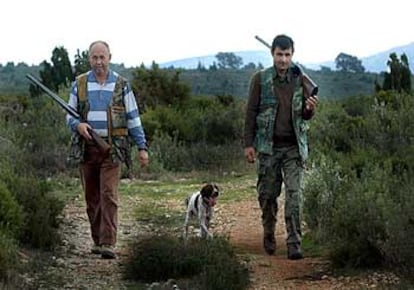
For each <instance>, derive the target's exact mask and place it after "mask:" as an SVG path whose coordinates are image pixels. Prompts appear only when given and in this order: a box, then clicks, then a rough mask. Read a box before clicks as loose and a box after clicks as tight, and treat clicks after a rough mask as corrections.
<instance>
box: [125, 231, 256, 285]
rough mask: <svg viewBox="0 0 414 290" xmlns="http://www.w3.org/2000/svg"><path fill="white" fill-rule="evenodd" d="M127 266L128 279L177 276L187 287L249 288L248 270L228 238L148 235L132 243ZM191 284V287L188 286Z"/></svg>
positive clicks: (165, 278) (149, 280)
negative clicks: (204, 238) (179, 237)
mask: <svg viewBox="0 0 414 290" xmlns="http://www.w3.org/2000/svg"><path fill="white" fill-rule="evenodd" d="M131 247H132V255H131V258H130V260H129V262H128V265H127V267H125V269H126V276H127V277H128V278H129V279H133V280H137V281H143V282H156V281H166V280H168V279H171V278H172V279H175V280H177V281H178V285H179V287H180V284H182V285H186V286H185V287H184V289H200V290H201V289H211V290H214V289H217V290H219V289H220V290H221V289H229V290H231V289H246V288H247V287H248V285H249V273H248V270H247V269H246V268H245V267H244V266H243V265H242V264H241V263H240V261H239V258H238V257H237V256H236V254H235V252H234V250H233V248H232V246H231V245H230V243H229V242H228V240H227V239H225V238H222V237H218V236H217V237H215V238H214V239H213V240H207V241H206V240H201V239H190V240H188V241H187V243H184V242H183V240H180V239H178V238H175V237H171V236H167V235H163V236H148V237H145V238H143V239H140V240H139V241H137V242H136V243H135V244H133V245H132V246H131ZM187 287H188V288H187Z"/></svg>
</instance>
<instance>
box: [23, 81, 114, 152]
mask: <svg viewBox="0 0 414 290" xmlns="http://www.w3.org/2000/svg"><path fill="white" fill-rule="evenodd" d="M26 77H27V78H28V79H29V80H30V81H31V82H32V83H33V84H35V85H36V86H38V87H39V88H41V89H42V91H44V92H45V93H46V94H47V95H48V96H49V97H51V98H52V99H53V100H54V101H55V102H57V103H58V104H59V105H60V106H61V107H62V108H63V109H64V110H65V111H66V112H67V113H68V114H69V115H71V116H72V117H74V118H76V119H78V120H79V119H80V116H79V113H78V112H77V111H76V110H74V109H73V108H72V107H70V106H69V105H68V104H67V103H66V102H65V101H64V100H62V99H61V98H60V97H59V96H58V95H57V94H56V93H54V92H52V91H51V90H50V89H49V88H48V87H46V86H45V85H44V84H42V82H41V81H39V80H38V79H37V78H35V77H34V76H32V75H31V74H27V75H26ZM88 132H89V134H90V135H91V137H92V139H93V141H94V142H95V144H96V146H97V147H98V149H99V152H101V154H107V153H108V152H109V149H111V146H110V145H109V144H108V143H107V142H106V141H105V140H104V139H102V137H101V136H99V135H98V133H96V132H95V131H94V130H92V129H89V130H88Z"/></svg>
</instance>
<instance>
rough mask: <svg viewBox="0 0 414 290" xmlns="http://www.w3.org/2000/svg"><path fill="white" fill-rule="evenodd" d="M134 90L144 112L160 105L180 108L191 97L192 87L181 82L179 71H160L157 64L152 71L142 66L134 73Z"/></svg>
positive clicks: (153, 65)
mask: <svg viewBox="0 0 414 290" xmlns="http://www.w3.org/2000/svg"><path fill="white" fill-rule="evenodd" d="M132 88H133V90H134V92H135V96H136V97H138V103H139V105H140V109H142V110H146V108H147V107H150V108H154V107H157V106H159V105H164V106H165V105H173V106H179V105H180V104H182V103H183V102H184V101H185V100H187V99H188V98H189V96H190V87H189V86H188V85H187V84H185V83H182V82H181V81H180V71H179V70H165V69H160V67H159V65H158V64H156V63H155V62H153V63H152V66H151V69H147V68H146V67H145V66H144V65H143V64H142V65H141V66H140V67H139V68H136V69H135V70H134V71H133V80H132Z"/></svg>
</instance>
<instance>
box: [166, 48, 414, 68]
mask: <svg viewBox="0 0 414 290" xmlns="http://www.w3.org/2000/svg"><path fill="white" fill-rule="evenodd" d="M392 52H395V53H397V55H398V56H400V55H401V54H403V53H405V54H406V55H407V57H408V61H409V64H410V68H411V71H414V42H412V43H410V44H407V45H403V46H397V47H393V48H391V49H389V50H386V51H383V52H379V53H377V54H374V55H371V56H368V57H363V58H359V59H360V60H361V61H362V65H363V66H364V67H365V69H366V70H367V71H368V72H375V73H380V72H383V71H387V69H388V67H387V61H388V59H389V56H390V54H391V53H392ZM233 53H234V54H235V55H237V56H240V57H241V58H242V59H243V65H246V64H248V63H254V64H256V65H258V64H259V63H261V64H262V65H263V66H264V67H266V66H270V65H271V64H272V59H271V57H270V54H269V52H268V51H266V50H245V51H237V52H233ZM344 53H346V51H344ZM338 54H339V53H338ZM357 57H358V56H357ZM214 62H217V59H216V57H215V55H206V56H200V57H192V58H185V59H179V60H175V61H170V62H165V63H162V64H160V66H161V67H164V68H165V67H175V68H184V69H194V68H197V66H198V64H199V63H200V64H201V65H203V66H204V67H205V68H209V67H210V65H212V64H213V63H214ZM303 65H304V66H305V67H306V68H308V69H313V70H319V69H320V67H321V66H326V67H330V68H331V69H332V70H335V69H336V67H335V60H332V61H327V62H321V63H304V64H303Z"/></svg>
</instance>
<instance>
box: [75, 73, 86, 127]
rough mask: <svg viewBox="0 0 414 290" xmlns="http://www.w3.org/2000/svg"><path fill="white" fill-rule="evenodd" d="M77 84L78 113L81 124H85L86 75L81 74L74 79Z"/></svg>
mask: <svg viewBox="0 0 414 290" xmlns="http://www.w3.org/2000/svg"><path fill="white" fill-rule="evenodd" d="M76 82H77V84H78V88H77V89H78V113H79V115H80V117H81V121H82V122H86V120H87V117H88V112H89V102H88V97H87V94H88V73H83V74H81V75H79V76H77V77H76Z"/></svg>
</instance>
